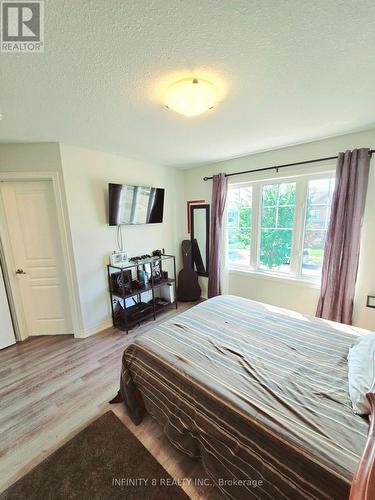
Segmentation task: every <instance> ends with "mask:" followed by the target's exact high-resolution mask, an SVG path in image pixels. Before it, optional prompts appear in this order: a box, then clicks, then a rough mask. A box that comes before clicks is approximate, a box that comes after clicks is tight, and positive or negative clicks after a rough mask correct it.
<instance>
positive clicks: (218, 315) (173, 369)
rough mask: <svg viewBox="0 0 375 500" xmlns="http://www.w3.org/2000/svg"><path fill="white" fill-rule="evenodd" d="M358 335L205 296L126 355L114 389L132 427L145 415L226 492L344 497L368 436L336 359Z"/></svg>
mask: <svg viewBox="0 0 375 500" xmlns="http://www.w3.org/2000/svg"><path fill="white" fill-rule="evenodd" d="M364 333H367V332H366V331H365V330H360V329H356V328H353V327H349V326H346V325H341V324H338V323H334V322H329V321H325V320H321V319H317V318H313V317H309V316H304V315H301V314H298V313H296V312H292V311H288V310H284V309H280V308H277V307H274V306H270V305H267V304H262V303H258V302H253V301H250V300H247V299H243V298H240V297H235V296H220V297H215V298H213V299H210V300H207V301H205V302H202V303H200V304H199V305H197V306H195V307H193V308H192V309H190V310H188V311H186V312H184V313H182V314H180V315H178V316H176V317H174V318H172V319H170V320H168V321H166V322H165V323H163V324H160V325H158V326H157V327H155V328H154V329H153V330H152V331H150V332H149V333H147V334H145V335H143V336H142V337H140V338H139V339H137V340H136V341H135V342H134V343H133V344H131V345H130V346H129V347H128V348H127V349H126V350H125V352H124V355H123V366H122V372H121V393H122V395H123V398H124V401H125V404H126V406H127V408H128V412H129V414H130V417H131V418H132V420H133V421H134V422H135V423H136V424H139V423H140V422H141V421H142V418H143V415H144V413H145V412H146V411H147V412H148V413H149V414H151V415H152V416H153V417H154V418H155V419H156V420H157V421H158V422H159V423H160V424H161V425H162V427H163V428H164V431H165V433H166V434H167V436H168V438H169V439H170V441H171V442H172V443H173V444H174V445H175V446H176V447H177V448H178V449H180V450H181V451H182V452H184V453H186V454H188V455H189V456H191V457H194V458H199V459H201V460H202V462H203V465H204V467H205V470H206V472H207V474H208V475H209V477H210V478H211V480H212V482H213V483H215V484H216V485H217V486H218V487H219V488H220V490H221V491H222V493H223V494H224V495H225V496H226V497H228V498H241V499H243V498H268V499H270V498H271V499H276V498H277V499H281V498H288V499H299V498H301V499H302V498H316V499H318V498H319V499H323V498H325V499H328V498H329V499H344V498H348V497H349V491H350V484H351V480H352V477H353V474H354V472H355V470H356V467H357V465H358V462H359V459H360V456H361V454H362V452H363V448H364V445H365V442H366V437H367V432H368V421H367V420H366V419H364V418H362V417H359V416H357V415H355V414H354V413H353V411H352V408H351V404H350V400H349V396H348V382H347V360H346V358H347V354H348V350H349V347H350V346H351V345H352V344H353V342H354V341H355V339H356V336H358V335H363V334H364Z"/></svg>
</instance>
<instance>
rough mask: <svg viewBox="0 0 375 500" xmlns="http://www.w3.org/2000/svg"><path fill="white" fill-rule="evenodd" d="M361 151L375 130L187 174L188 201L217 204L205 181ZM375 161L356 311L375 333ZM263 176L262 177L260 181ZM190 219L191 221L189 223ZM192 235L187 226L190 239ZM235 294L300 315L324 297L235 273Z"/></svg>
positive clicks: (374, 142) (357, 319)
mask: <svg viewBox="0 0 375 500" xmlns="http://www.w3.org/2000/svg"><path fill="white" fill-rule="evenodd" d="M356 147H357V148H359V147H370V148H375V129H372V130H368V131H365V132H360V133H356V134H348V135H343V136H340V137H334V138H331V139H326V140H323V141H317V142H311V143H307V144H300V145H297V146H293V147H288V148H283V149H279V150H273V151H267V152H264V153H258V154H254V155H249V156H245V157H241V158H236V159H232V160H227V161H223V162H220V163H215V164H211V165H204V166H202V167H196V168H192V169H189V170H185V172H184V175H185V200H184V204H186V201H187V200H194V199H205V200H206V201H208V202H210V201H211V186H212V181H207V182H205V181H203V177H204V176H210V175H213V174H216V173H219V172H225V173H230V172H236V171H242V170H254V169H257V168H262V167H268V166H270V165H276V164H282V163H292V162H297V161H302V160H310V159H313V158H321V157H329V156H334V155H336V154H337V153H338V152H339V151H344V150H345V149H353V148H356ZM334 166H335V162H327V163H319V164H316V165H305V166H303V167H291V168H288V169H283V170H281V171H280V173H279V174H276V175H279V176H280V177H281V176H286V175H292V174H295V173H300V172H301V171H303V172H317V171H323V170H325V169H327V168H332V167H334ZM374 169H375V160H374V159H373V160H372V167H371V174H370V179H369V189H368V195H367V204H366V211H365V218H364V226H363V232H362V248H361V259H360V266H359V270H358V281H357V290H356V297H355V307H354V323H355V324H356V325H358V326H362V327H364V328H369V329H373V330H374V329H375V309H369V308H367V307H366V296H367V295H369V294H375V264H374V259H373V255H374V248H375V172H374ZM276 175H275V172H274V171H273V172H272V173H266V174H265V173H263V174H247V175H243V176H236V177H230V178H229V179H230V182H241V181H246V180H256V179H259V178H269V177H275V176H276ZM260 176H261V177H260ZM185 219H186V217H185ZM186 232H187V229H186V222H185V234H186ZM200 280H201V282H202V289H204V290H205V289H206V283H205V282H206V281H207V280H206V278H200ZM229 293H232V294H235V295H241V296H243V297H247V298H250V299H254V300H259V301H262V302H267V303H269V304H274V305H279V306H282V307H287V308H289V309H293V310H295V311H298V312H302V313H307V314H314V313H315V310H316V305H317V301H318V297H319V288H317V287H312V286H311V285H310V286H309V285H306V284H302V283H299V282H298V283H297V282H293V281H290V280H284V279H282V278H279V279H277V278H268V277H259V276H255V275H251V274H244V273H237V272H231V273H230V277H229Z"/></svg>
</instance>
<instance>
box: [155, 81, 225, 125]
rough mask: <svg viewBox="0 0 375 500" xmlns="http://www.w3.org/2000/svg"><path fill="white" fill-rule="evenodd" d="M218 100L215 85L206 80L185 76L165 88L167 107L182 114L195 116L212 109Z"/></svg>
mask: <svg viewBox="0 0 375 500" xmlns="http://www.w3.org/2000/svg"><path fill="white" fill-rule="evenodd" d="M217 101H218V91H217V89H216V87H215V86H214V85H213V84H212V83H210V82H207V81H206V80H198V79H197V78H186V79H184V80H180V81H178V82H175V83H173V84H172V85H171V86H170V87H169V88H168V90H167V94H166V96H165V98H164V103H165V105H166V106H167V108H169V109H172V110H173V111H176V113H180V114H181V115H184V116H197V115H200V114H201V113H204V112H206V111H208V110H209V109H212V108H213V107H214V106H215V104H216V103H217Z"/></svg>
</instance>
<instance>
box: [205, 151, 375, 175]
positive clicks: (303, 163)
mask: <svg viewBox="0 0 375 500" xmlns="http://www.w3.org/2000/svg"><path fill="white" fill-rule="evenodd" d="M373 153H375V149H370V151H369V155H370V156H372V154H373ZM337 158H338V156H329V157H328V158H318V159H316V160H306V161H297V162H296V163H284V164H283V165H274V166H273V167H265V168H257V169H256V170H243V171H242V172H233V173H231V174H225V177H232V176H233V175H241V174H252V173H254V172H265V171H266V170H276V172H278V171H279V168H285V167H294V166H296V165H306V163H317V162H319V161H327V160H337ZM210 179H213V176H211V177H203V180H204V181H208V180H210Z"/></svg>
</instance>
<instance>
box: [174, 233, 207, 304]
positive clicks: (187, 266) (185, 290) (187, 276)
mask: <svg viewBox="0 0 375 500" xmlns="http://www.w3.org/2000/svg"><path fill="white" fill-rule="evenodd" d="M181 250H182V261H183V266H184V267H183V269H181V271H180V272H179V273H178V285H177V298H178V300H180V301H181V302H192V301H194V300H199V299H200V297H201V287H200V286H199V282H198V273H197V272H196V271H194V269H193V253H192V246H191V241H190V240H184V241H183V242H182V243H181Z"/></svg>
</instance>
